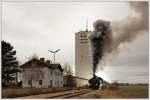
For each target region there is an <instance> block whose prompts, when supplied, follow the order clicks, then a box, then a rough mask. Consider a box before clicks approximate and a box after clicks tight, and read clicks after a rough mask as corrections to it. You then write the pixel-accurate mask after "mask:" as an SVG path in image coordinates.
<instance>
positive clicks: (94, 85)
mask: <svg viewBox="0 0 150 100" xmlns="http://www.w3.org/2000/svg"><path fill="white" fill-rule="evenodd" d="M100 84H103V79H102V78H101V77H98V76H96V75H95V74H93V77H92V78H91V79H90V80H89V88H91V89H92V90H98V89H99V88H100Z"/></svg>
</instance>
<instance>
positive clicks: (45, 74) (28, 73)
mask: <svg viewBox="0 0 150 100" xmlns="http://www.w3.org/2000/svg"><path fill="white" fill-rule="evenodd" d="M33 70H36V72H35V73H33ZM39 70H40V71H42V73H41V72H40V73H39V72H38V71H39ZM51 71H52V75H51ZM56 73H57V75H56ZM58 73H59V76H58ZM60 73H61V74H62V72H61V71H60V70H53V69H50V68H48V67H43V66H41V67H40V66H39V67H35V68H31V66H29V67H26V68H24V70H23V78H22V79H23V80H22V83H23V84H22V85H23V87H31V85H29V84H28V80H31V79H32V87H36V88H48V87H50V80H52V87H63V75H62V76H61V75H60ZM39 80H42V85H40V84H39ZM55 82H56V83H55ZM61 82H62V83H61Z"/></svg>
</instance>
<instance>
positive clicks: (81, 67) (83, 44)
mask: <svg viewBox="0 0 150 100" xmlns="http://www.w3.org/2000/svg"><path fill="white" fill-rule="evenodd" d="M90 33H91V31H88V30H86V31H80V32H77V33H75V76H76V77H80V78H86V79H90V78H91V77H92V72H93V71H92V57H91V52H90V43H89V39H88V34H90Z"/></svg>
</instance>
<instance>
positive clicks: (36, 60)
mask: <svg viewBox="0 0 150 100" xmlns="http://www.w3.org/2000/svg"><path fill="white" fill-rule="evenodd" d="M31 63H36V64H41V65H43V66H44V67H49V68H51V69H59V70H61V71H63V69H62V67H61V65H60V64H47V63H46V62H42V61H40V60H38V59H31V60H29V61H27V62H26V63H24V64H23V65H21V66H20V67H21V68H26V67H27V65H29V66H30V65H31ZM37 67H38V66H37Z"/></svg>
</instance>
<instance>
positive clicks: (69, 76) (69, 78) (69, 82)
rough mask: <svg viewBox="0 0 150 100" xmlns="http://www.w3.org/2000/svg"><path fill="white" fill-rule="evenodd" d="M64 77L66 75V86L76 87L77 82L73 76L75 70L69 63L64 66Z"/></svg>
mask: <svg viewBox="0 0 150 100" xmlns="http://www.w3.org/2000/svg"><path fill="white" fill-rule="evenodd" d="M64 75H65V80H66V84H65V86H67V87H75V86H76V80H75V78H74V76H73V70H72V69H71V66H70V65H69V64H68V63H66V64H65V65H64Z"/></svg>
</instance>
